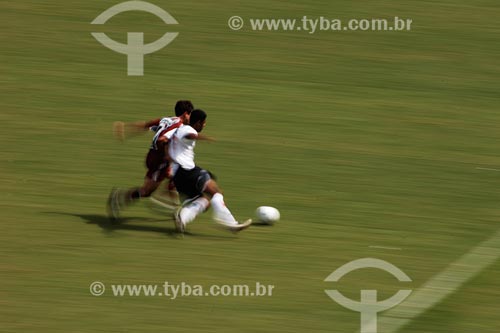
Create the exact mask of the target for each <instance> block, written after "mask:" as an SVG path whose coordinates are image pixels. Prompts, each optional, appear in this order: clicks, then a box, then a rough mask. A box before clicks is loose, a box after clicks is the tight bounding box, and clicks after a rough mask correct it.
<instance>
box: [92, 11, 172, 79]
mask: <svg viewBox="0 0 500 333" xmlns="http://www.w3.org/2000/svg"><path fill="white" fill-rule="evenodd" d="M132 10H138V11H144V12H148V13H151V14H153V15H156V16H158V17H159V18H160V19H161V20H162V21H163V22H165V24H178V23H177V21H176V20H175V19H174V18H173V17H172V15H170V14H169V13H168V12H167V11H165V10H163V9H162V8H160V7H158V6H156V5H153V4H150V3H148V2H144V1H127V2H122V3H120V4H118V5H115V6H113V7H111V8H108V9H107V10H106V11H104V12H103V13H102V14H101V15H99V16H98V17H96V18H95V20H94V21H92V23H91V24H104V23H106V22H107V21H108V20H109V19H110V18H112V17H113V16H115V15H117V14H120V13H123V12H127V11H132ZM178 34H179V33H178V32H167V33H165V34H164V35H163V36H162V37H161V38H160V39H158V40H156V41H154V42H152V43H149V44H144V33H143V32H129V33H128V34H127V44H122V43H118V42H117V41H114V40H112V39H111V38H109V37H108V36H107V35H106V34H105V33H103V32H92V36H94V38H95V39H97V41H99V43H101V44H102V45H104V46H106V47H107V48H109V49H111V50H113V51H115V52H118V53H121V54H126V55H127V65H128V66H127V69H128V70H127V73H128V75H129V76H130V75H134V76H142V75H144V55H145V54H150V53H153V52H156V51H158V50H161V49H162V48H164V47H165V46H167V45H168V44H169V43H170V42H172V41H173V40H174V39H175V37H177V35H178Z"/></svg>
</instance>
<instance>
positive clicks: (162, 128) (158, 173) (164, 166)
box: [108, 100, 193, 220]
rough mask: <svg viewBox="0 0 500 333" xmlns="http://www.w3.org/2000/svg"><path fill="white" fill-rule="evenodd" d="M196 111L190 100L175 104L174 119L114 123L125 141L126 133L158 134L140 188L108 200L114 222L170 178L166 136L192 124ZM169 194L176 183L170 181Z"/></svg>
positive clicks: (112, 195)
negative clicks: (149, 132) (122, 211)
mask: <svg viewBox="0 0 500 333" xmlns="http://www.w3.org/2000/svg"><path fill="white" fill-rule="evenodd" d="M192 110H193V104H192V103H191V102H190V101H187V100H181V101H178V102H177V103H176V105H175V115H176V116H175V117H166V118H158V119H154V120H151V121H147V122H137V123H130V124H123V123H121V125H117V124H116V123H115V135H117V136H118V137H119V138H121V139H124V138H125V133H126V132H125V129H126V130H127V133H131V134H136V133H139V132H141V131H146V130H151V131H154V132H155V135H154V137H153V141H152V142H151V146H150V148H149V152H148V154H147V155H146V168H147V173H146V176H145V178H144V183H143V184H142V186H141V187H134V188H130V189H128V190H118V189H113V190H112V191H111V193H110V195H109V198H108V214H109V216H110V217H111V218H112V219H115V220H116V219H118V217H119V213H120V210H121V209H122V208H124V207H125V206H128V205H130V204H131V203H133V202H134V201H137V200H138V199H140V198H146V197H149V196H150V195H151V194H152V193H153V192H154V191H156V189H157V188H158V187H159V186H160V184H161V182H162V181H163V180H164V179H165V178H167V177H168V173H169V165H170V163H169V158H168V151H167V150H168V138H167V133H169V132H170V131H175V130H176V129H177V128H179V127H180V126H182V125H183V124H188V123H189V117H190V115H191V111H192ZM168 190H169V193H172V192H174V191H175V187H174V185H173V181H172V182H169V186H168Z"/></svg>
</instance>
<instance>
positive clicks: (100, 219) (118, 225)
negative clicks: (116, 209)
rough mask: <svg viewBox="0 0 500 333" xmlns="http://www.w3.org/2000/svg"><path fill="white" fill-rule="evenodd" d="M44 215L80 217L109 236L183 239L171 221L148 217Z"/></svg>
mask: <svg viewBox="0 0 500 333" xmlns="http://www.w3.org/2000/svg"><path fill="white" fill-rule="evenodd" d="M44 213H45V214H57V215H66V216H72V217H78V218H80V219H82V220H83V221H84V222H85V223H87V224H95V225H97V226H98V227H99V228H101V229H102V230H103V231H104V232H105V233H109V234H111V233H112V232H113V231H117V230H131V231H146V232H159V233H162V234H165V235H167V236H170V237H172V238H182V235H181V234H180V233H178V232H177V231H176V230H175V227H174V226H173V222H172V221H171V220H165V219H163V220H159V219H152V218H146V217H121V218H120V219H119V220H118V221H112V220H110V219H109V217H108V216H106V215H98V214H73V213H63V212H44ZM128 222H166V223H169V222H170V223H171V224H172V227H157V226H150V225H137V224H128ZM184 235H186V236H194V237H202V238H217V239H218V238H223V239H227V238H234V237H231V236H225V235H219V236H212V235H202V234H195V233H192V232H189V231H186V232H184Z"/></svg>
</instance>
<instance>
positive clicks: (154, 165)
mask: <svg viewBox="0 0 500 333" xmlns="http://www.w3.org/2000/svg"><path fill="white" fill-rule="evenodd" d="M146 168H148V172H147V173H146V177H147V178H149V179H151V180H153V181H155V182H161V181H163V180H164V179H165V178H166V177H167V169H168V162H167V161H165V155H164V154H163V152H160V151H159V150H154V149H150V150H149V153H148V155H147V156H146Z"/></svg>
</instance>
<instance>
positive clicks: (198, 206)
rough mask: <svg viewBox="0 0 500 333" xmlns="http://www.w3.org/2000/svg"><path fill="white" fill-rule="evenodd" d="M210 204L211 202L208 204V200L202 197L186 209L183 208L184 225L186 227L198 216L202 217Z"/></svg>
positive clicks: (182, 218)
mask: <svg viewBox="0 0 500 333" xmlns="http://www.w3.org/2000/svg"><path fill="white" fill-rule="evenodd" d="M209 204H210V202H208V200H207V199H206V198H204V197H201V198H198V199H196V200H195V201H193V202H191V203H190V204H188V205H187V206H186V207H183V208H182V209H181V211H180V216H181V221H182V223H184V224H185V225H186V224H188V223H189V222H192V221H193V220H194V219H195V218H196V216H198V215H200V214H201V213H203V212H204V211H205V210H206V209H207V208H208V205H209Z"/></svg>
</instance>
